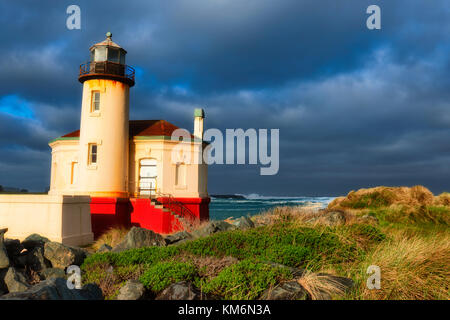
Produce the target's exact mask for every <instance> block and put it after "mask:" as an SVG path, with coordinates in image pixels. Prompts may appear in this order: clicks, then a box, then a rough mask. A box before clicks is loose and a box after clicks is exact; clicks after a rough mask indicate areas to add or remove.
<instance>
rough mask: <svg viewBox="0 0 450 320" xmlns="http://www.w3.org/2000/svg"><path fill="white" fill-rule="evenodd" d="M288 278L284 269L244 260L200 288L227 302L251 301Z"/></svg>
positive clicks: (289, 276)
mask: <svg viewBox="0 0 450 320" xmlns="http://www.w3.org/2000/svg"><path fill="white" fill-rule="evenodd" d="M290 278H292V275H291V274H290V272H289V271H288V270H287V269H286V268H280V267H274V266H270V265H268V264H265V263H261V262H254V261H253V260H251V259H246V260H242V261H240V262H238V263H236V264H233V265H231V266H229V267H227V268H225V269H223V270H222V271H221V272H220V273H219V275H218V276H217V277H215V278H213V279H212V280H211V281H209V282H206V284H204V285H203V286H202V288H203V290H204V291H205V292H208V293H212V294H214V295H216V296H219V297H223V298H225V299H227V300H251V299H256V298H258V297H259V296H260V295H261V294H262V293H263V292H264V291H265V290H266V289H267V288H269V287H271V286H274V285H275V284H277V283H279V282H280V281H282V280H287V279H290Z"/></svg>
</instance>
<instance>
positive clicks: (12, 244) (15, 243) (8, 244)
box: [4, 239, 24, 257]
mask: <svg viewBox="0 0 450 320" xmlns="http://www.w3.org/2000/svg"><path fill="white" fill-rule="evenodd" d="M4 245H5V249H6V252H7V253H8V256H9V257H15V256H18V255H20V253H21V252H22V250H23V249H24V246H23V245H22V244H21V243H20V240H17V239H5V241H4Z"/></svg>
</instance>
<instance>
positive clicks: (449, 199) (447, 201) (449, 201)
mask: <svg viewBox="0 0 450 320" xmlns="http://www.w3.org/2000/svg"><path fill="white" fill-rule="evenodd" d="M434 204H435V205H437V206H450V193H448V192H443V193H441V194H440V195H438V196H436V197H435V199H434Z"/></svg>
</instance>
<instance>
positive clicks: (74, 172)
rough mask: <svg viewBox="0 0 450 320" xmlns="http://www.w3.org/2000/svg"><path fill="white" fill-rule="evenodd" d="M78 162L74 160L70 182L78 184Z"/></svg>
mask: <svg viewBox="0 0 450 320" xmlns="http://www.w3.org/2000/svg"><path fill="white" fill-rule="evenodd" d="M77 172H78V162H72V169H71V174H70V184H77Z"/></svg>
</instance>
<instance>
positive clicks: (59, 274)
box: [40, 268, 66, 280]
mask: <svg viewBox="0 0 450 320" xmlns="http://www.w3.org/2000/svg"><path fill="white" fill-rule="evenodd" d="M40 275H41V279H42V280H48V279H55V278H66V272H65V271H64V269H60V268H47V269H45V270H43V271H42V272H41V274H40Z"/></svg>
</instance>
